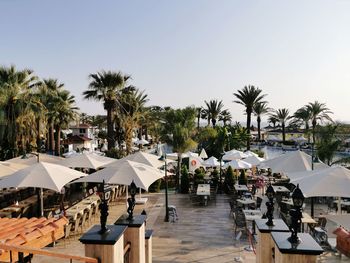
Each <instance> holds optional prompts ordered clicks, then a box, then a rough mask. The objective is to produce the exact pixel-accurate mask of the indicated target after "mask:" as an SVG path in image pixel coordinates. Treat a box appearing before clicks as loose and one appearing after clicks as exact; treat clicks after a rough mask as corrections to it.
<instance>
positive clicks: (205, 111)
mask: <svg viewBox="0 0 350 263" xmlns="http://www.w3.org/2000/svg"><path fill="white" fill-rule="evenodd" d="M201 118H202V119H204V120H207V123H208V124H207V126H209V125H210V119H211V116H210V112H209V109H202V112H201Z"/></svg>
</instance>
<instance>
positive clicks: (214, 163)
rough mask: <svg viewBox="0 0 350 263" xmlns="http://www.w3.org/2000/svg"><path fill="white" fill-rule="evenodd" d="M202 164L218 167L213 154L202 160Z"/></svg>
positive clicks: (218, 163) (218, 164)
mask: <svg viewBox="0 0 350 263" xmlns="http://www.w3.org/2000/svg"><path fill="white" fill-rule="evenodd" d="M203 165H204V166H206V167H218V166H220V162H219V161H218V159H216V158H215V157H214V156H212V157H210V158H209V159H207V160H205V161H204V162H203Z"/></svg>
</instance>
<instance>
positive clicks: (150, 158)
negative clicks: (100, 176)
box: [106, 152, 164, 168]
mask: <svg viewBox="0 0 350 263" xmlns="http://www.w3.org/2000/svg"><path fill="white" fill-rule="evenodd" d="M125 160H129V161H133V162H137V163H142V164H146V165H150V166H152V167H154V168H160V167H161V166H163V165H164V163H163V162H161V161H159V157H158V156H157V155H154V154H150V153H145V152H137V153H134V154H130V155H128V156H126V157H124V158H121V159H117V160H114V162H112V163H110V164H108V165H106V167H111V166H117V165H120V163H121V162H124V161H125Z"/></svg>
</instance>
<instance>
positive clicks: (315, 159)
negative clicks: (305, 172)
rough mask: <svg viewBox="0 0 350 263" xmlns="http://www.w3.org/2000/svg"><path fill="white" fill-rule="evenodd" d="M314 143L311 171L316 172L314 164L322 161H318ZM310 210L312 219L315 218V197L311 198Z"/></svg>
mask: <svg viewBox="0 0 350 263" xmlns="http://www.w3.org/2000/svg"><path fill="white" fill-rule="evenodd" d="M314 144H315V143H314V142H313V143H312V144H311V170H312V171H313V170H314V164H315V163H320V159H318V157H317V155H315V149H314ZM310 209H311V217H312V218H313V217H314V197H311V204H310Z"/></svg>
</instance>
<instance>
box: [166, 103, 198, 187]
mask: <svg viewBox="0 0 350 263" xmlns="http://www.w3.org/2000/svg"><path fill="white" fill-rule="evenodd" d="M195 120H196V109H195V108H192V107H187V108H184V109H177V110H173V109H170V110H169V111H166V112H165V114H164V120H163V123H162V124H163V127H162V137H163V140H164V141H165V142H167V143H168V144H169V145H172V146H173V150H174V152H177V154H178V158H177V163H178V164H177V173H176V174H177V179H176V185H177V188H178V189H179V180H180V178H181V162H182V154H183V153H184V152H186V151H188V150H191V149H193V148H195V147H196V146H197V143H196V142H195V141H194V140H193V139H192V137H193V133H194V130H195V127H196V126H195V125H196V123H195Z"/></svg>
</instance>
